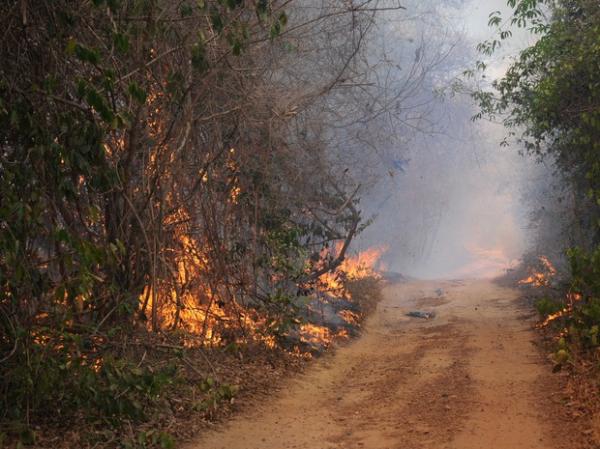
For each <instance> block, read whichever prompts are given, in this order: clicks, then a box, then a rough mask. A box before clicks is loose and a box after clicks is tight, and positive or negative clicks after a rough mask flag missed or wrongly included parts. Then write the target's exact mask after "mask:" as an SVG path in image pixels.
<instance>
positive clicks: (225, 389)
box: [194, 377, 239, 413]
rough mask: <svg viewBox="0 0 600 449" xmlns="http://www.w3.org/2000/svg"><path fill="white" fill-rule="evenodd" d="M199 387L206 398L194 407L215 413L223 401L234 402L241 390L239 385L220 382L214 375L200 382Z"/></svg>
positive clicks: (197, 409)
mask: <svg viewBox="0 0 600 449" xmlns="http://www.w3.org/2000/svg"><path fill="white" fill-rule="evenodd" d="M199 389H200V391H201V392H202V393H204V398H203V399H202V400H200V401H198V402H197V403H196V404H195V405H194V409H195V410H196V411H203V412H208V413H214V412H215V411H216V410H217V409H218V407H219V404H221V403H222V402H232V401H233V399H234V398H235V396H236V395H237V393H238V391H239V387H238V386H237V385H230V384H226V383H219V382H217V381H216V380H215V379H213V378H212V377H207V378H206V379H204V380H203V381H202V382H200V385H199Z"/></svg>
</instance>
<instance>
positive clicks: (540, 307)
mask: <svg viewBox="0 0 600 449" xmlns="http://www.w3.org/2000/svg"><path fill="white" fill-rule="evenodd" d="M563 307H564V304H563V303H562V301H557V300H555V299H551V298H548V297H545V298H541V299H538V300H537V301H536V302H535V309H536V310H537V312H538V313H539V315H540V316H541V317H542V318H545V317H547V316H548V315H551V314H553V313H556V312H558V311H559V310H562V309H563Z"/></svg>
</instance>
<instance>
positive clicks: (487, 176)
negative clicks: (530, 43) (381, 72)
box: [356, 1, 533, 278]
mask: <svg viewBox="0 0 600 449" xmlns="http://www.w3.org/2000/svg"><path fill="white" fill-rule="evenodd" d="M494 3H498V4H494ZM405 6H406V7H407V10H406V12H404V13H394V14H393V15H392V14H391V15H390V16H389V17H387V20H385V21H384V22H383V23H382V24H380V26H379V29H378V30H377V32H378V33H379V36H378V37H379V39H376V42H377V45H378V46H379V49H384V50H383V51H384V52H385V59H386V60H387V61H392V62H393V64H392V63H390V64H388V65H387V66H386V67H385V69H386V70H389V68H390V67H393V66H394V64H395V67H396V70H393V71H391V72H386V73H387V76H388V79H392V80H393V82H392V84H394V85H395V86H402V83H405V82H407V79H408V78H410V76H411V75H413V73H412V72H411V69H410V68H411V67H413V66H414V63H415V61H417V62H419V63H420V65H421V66H422V67H423V68H424V69H425V71H426V73H424V74H423V76H422V78H420V79H419V82H418V83H417V85H415V86H413V87H412V88H411V91H410V92H409V93H407V95H406V96H405V97H404V98H403V101H404V103H403V104H402V106H400V108H405V110H403V111H401V112H400V113H398V114H396V115H393V114H390V115H389V116H388V117H387V119H388V121H387V122H386V123H385V125H381V127H380V128H379V129H378V132H381V131H382V130H385V131H386V132H387V133H389V135H387V142H386V141H385V139H382V141H380V142H378V147H377V148H378V149H377V151H375V152H374V153H372V152H371V153H368V154H369V156H365V157H367V158H368V159H371V158H375V159H377V164H373V163H372V161H371V163H370V164H369V167H370V168H371V169H373V170H374V171H375V173H376V175H375V176H374V177H375V178H376V179H377V180H378V182H377V183H373V185H371V186H370V187H371V188H370V190H369V191H368V193H367V194H366V195H365V197H364V198H363V202H362V207H363V211H364V213H365V214H366V215H368V216H374V217H376V218H375V220H374V222H373V224H372V225H371V226H370V227H368V228H367V229H366V230H365V231H364V232H363V234H362V235H361V237H360V238H359V239H358V242H357V244H356V247H357V248H358V249H359V250H361V249H365V248H367V247H371V246H385V247H387V248H388V251H387V253H386V255H385V256H384V258H383V263H384V265H385V268H386V269H388V270H391V271H397V272H401V273H403V274H406V275H410V276H415V277H420V278H440V277H452V278H456V277H461V278H462V277H482V276H484V277H485V276H492V275H496V274H499V273H501V272H502V271H503V270H505V269H506V268H509V267H510V266H512V265H514V264H515V263H516V261H517V260H518V258H519V257H520V256H521V255H522V253H523V252H524V250H525V248H526V242H527V230H526V228H527V223H528V217H527V214H526V211H525V207H524V206H523V204H522V191H523V188H524V185H525V184H526V179H527V177H528V176H529V173H530V172H531V170H532V166H533V163H532V162H531V161H528V160H526V159H525V158H523V157H522V156H521V155H519V154H518V149H517V148H515V147H514V146H513V147H509V148H500V146H499V143H500V141H501V140H502V138H503V133H504V131H503V129H502V128H501V127H500V126H498V125H495V124H492V123H489V122H485V121H476V122H473V121H472V120H471V117H472V116H473V115H474V114H475V113H476V112H477V107H476V105H475V104H474V103H473V102H472V100H471V99H470V97H469V96H468V95H466V94H455V93H453V92H452V89H451V86H452V85H453V83H454V81H456V80H457V79H459V78H460V77H461V74H462V72H463V71H464V70H467V69H470V68H472V67H473V66H474V65H475V61H476V60H477V59H478V58H479V57H480V56H479V55H477V54H476V51H475V46H476V45H477V43H478V42H479V41H480V40H482V39H485V38H486V37H489V34H491V31H490V30H489V29H487V15H488V14H489V13H490V12H492V11H493V10H495V9H500V10H506V8H505V5H504V2H503V1H500V2H485V5H482V4H481V2H468V1H465V2H461V1H447V2H441V3H440V2H429V3H428V2H416V1H415V2H408V3H406V4H405ZM475 18H477V21H475ZM512 45H513V47H509V48H506V49H505V50H504V52H503V53H501V54H500V55H499V56H497V57H496V59H494V60H492V61H488V63H489V65H490V72H491V73H492V75H496V76H499V75H501V74H502V73H503V70H505V68H506V67H507V64H508V61H509V56H508V55H510V54H514V53H515V51H516V50H517V49H518V47H519V46H522V45H525V42H524V41H523V39H517V40H516V42H514V43H513V44H512ZM373 54H375V53H373ZM378 56H381V54H379V55H378ZM392 90H393V89H392ZM373 167H375V168H373Z"/></svg>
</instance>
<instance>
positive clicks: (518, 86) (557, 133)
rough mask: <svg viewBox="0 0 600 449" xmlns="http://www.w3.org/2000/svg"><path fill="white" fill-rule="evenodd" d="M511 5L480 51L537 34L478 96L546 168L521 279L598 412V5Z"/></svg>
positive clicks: (545, 0)
mask: <svg viewBox="0 0 600 449" xmlns="http://www.w3.org/2000/svg"><path fill="white" fill-rule="evenodd" d="M508 4H509V5H510V6H511V7H512V8H513V15H512V16H511V17H502V16H501V15H500V13H499V12H495V13H492V14H491V15H490V20H489V24H490V26H492V27H494V28H496V29H497V31H498V34H497V39H492V40H490V41H487V42H484V43H482V44H481V45H480V46H479V50H480V51H481V52H482V54H483V55H484V56H491V55H493V54H494V53H496V52H497V51H498V50H499V49H500V48H501V47H502V45H503V43H504V42H505V41H506V40H508V39H510V38H511V36H512V32H513V31H514V30H515V29H517V28H518V29H527V30H529V31H530V33H531V35H532V37H533V38H534V40H535V42H534V43H533V44H532V45H531V46H530V47H528V48H526V49H525V50H523V51H522V52H521V53H520V54H519V55H518V57H517V58H516V59H515V60H514V62H513V63H512V64H511V65H510V68H509V69H508V71H507V73H506V75H505V76H504V77H503V78H502V79H500V80H497V81H495V82H494V83H493V86H491V89H482V90H479V91H478V92H476V93H475V94H474V96H475V98H476V99H477V100H478V101H479V103H480V107H481V112H480V114H479V115H478V117H477V118H483V117H486V118H491V119H494V120H499V121H501V122H502V123H503V124H504V125H505V127H506V129H507V130H508V135H507V137H506V140H505V141H504V142H503V144H506V145H508V144H511V143H514V142H516V143H517V144H518V145H521V147H522V148H524V151H525V152H526V153H528V154H529V155H531V156H533V157H536V158H537V159H538V160H539V161H540V162H541V163H543V164H544V165H545V167H546V168H545V169H544V173H543V176H544V178H545V179H544V180H542V181H541V182H540V183H538V185H537V191H535V192H533V193H531V192H530V194H529V198H528V199H527V201H528V202H529V204H530V205H531V207H532V216H531V218H532V224H533V226H534V228H535V229H537V235H536V236H535V237H536V241H535V242H534V245H533V248H532V251H531V253H530V254H528V255H527V256H526V257H525V259H524V265H523V266H522V267H521V270H523V271H521V275H520V276H519V277H520V282H519V284H521V285H522V286H529V287H532V288H533V289H534V290H536V293H535V297H536V298H537V300H536V308H537V310H538V312H539V314H540V317H541V318H540V320H541V321H540V327H542V328H544V329H545V332H546V335H548V337H549V338H550V339H551V341H552V344H551V348H552V349H551V350H552V352H553V356H552V358H553V361H554V363H555V371H559V370H564V369H566V370H568V371H569V372H570V373H572V374H573V376H574V377H573V378H572V383H571V387H572V388H571V389H572V391H573V392H574V396H575V397H576V398H577V400H578V401H580V402H583V403H585V404H586V407H587V408H586V410H585V411H584V412H577V413H579V414H584V415H585V416H586V418H590V419H592V417H593V416H597V413H598V406H597V397H598V393H599V392H598V380H599V379H600V370H599V368H598V367H599V365H598V354H599V352H598V348H599V347H600V339H599V332H600V331H599V329H600V70H599V69H600V65H599V61H600V4H599V3H598V2H597V1H593V0H573V1H571V0H569V1H567V0H521V1H518V0H510V1H509V2H508ZM479 68H480V69H485V62H481V63H480V64H479ZM476 73H477V72H470V73H468V75H469V76H474V77H476V76H477V75H476ZM555 266H556V268H555Z"/></svg>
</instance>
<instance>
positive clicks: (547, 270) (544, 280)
mask: <svg viewBox="0 0 600 449" xmlns="http://www.w3.org/2000/svg"><path fill="white" fill-rule="evenodd" d="M538 260H539V261H540V262H541V265H542V266H541V270H540V271H536V270H535V269H532V270H531V271H530V275H529V276H528V277H526V278H525V279H521V280H520V281H519V285H532V286H534V287H545V286H548V285H549V283H550V280H551V278H553V277H554V276H555V275H556V268H554V265H552V263H551V262H550V260H549V259H548V258H547V257H546V256H540V257H539V258H538Z"/></svg>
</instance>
